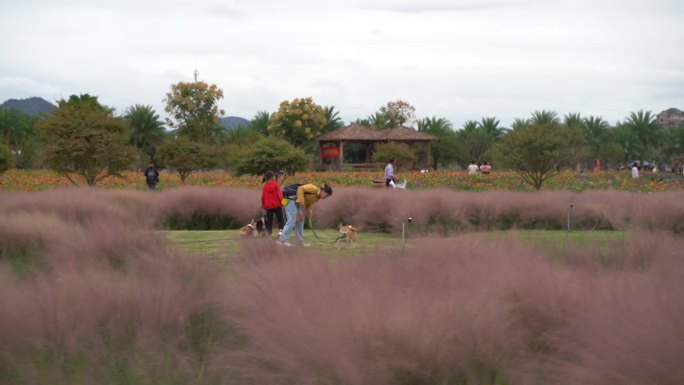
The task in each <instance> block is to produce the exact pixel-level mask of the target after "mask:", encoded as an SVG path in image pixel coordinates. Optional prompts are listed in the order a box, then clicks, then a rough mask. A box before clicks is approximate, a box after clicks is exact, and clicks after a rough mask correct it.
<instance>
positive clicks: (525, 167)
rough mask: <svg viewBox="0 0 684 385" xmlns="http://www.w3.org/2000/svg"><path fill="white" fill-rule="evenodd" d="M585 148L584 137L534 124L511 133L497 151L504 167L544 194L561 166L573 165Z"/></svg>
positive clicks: (496, 154)
mask: <svg viewBox="0 0 684 385" xmlns="http://www.w3.org/2000/svg"><path fill="white" fill-rule="evenodd" d="M581 146H582V133H581V132H580V131H579V130H577V129H572V128H567V127H564V126H562V125H559V124H542V125H538V124H533V125H531V126H529V127H528V128H527V129H524V130H514V131H511V132H509V133H508V134H507V135H506V136H505V137H504V138H503V139H502V140H501V142H499V143H497V144H496V147H495V149H494V154H495V159H496V161H497V163H499V164H500V165H501V166H503V167H507V168H510V169H513V170H515V171H516V172H517V173H518V175H519V176H520V177H521V178H522V180H523V181H524V182H525V183H527V184H529V185H530V186H532V187H534V188H535V189H536V190H541V188H542V185H543V184H544V182H545V181H546V180H547V179H548V178H549V177H551V176H552V175H553V174H555V173H556V172H557V171H558V170H559V169H560V168H561V167H562V166H566V165H569V164H570V163H572V162H574V161H575V159H576V157H577V155H578V152H579V150H580V148H581Z"/></svg>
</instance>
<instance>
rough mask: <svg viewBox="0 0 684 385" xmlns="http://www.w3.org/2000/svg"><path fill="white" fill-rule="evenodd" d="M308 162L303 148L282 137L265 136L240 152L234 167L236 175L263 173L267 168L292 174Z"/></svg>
mask: <svg viewBox="0 0 684 385" xmlns="http://www.w3.org/2000/svg"><path fill="white" fill-rule="evenodd" d="M308 164H309V158H308V157H307V156H306V153H305V152H304V150H302V149H299V148H297V147H295V146H293V145H291V144H290V143H288V142H287V141H285V140H283V139H278V138H275V137H265V138H262V139H260V140H259V141H257V142H256V143H253V144H252V145H251V146H249V147H248V148H247V149H245V150H242V151H241V152H240V156H239V157H238V159H237V164H236V169H237V174H238V175H243V174H253V175H263V174H265V173H266V171H269V170H270V171H278V170H281V171H284V172H286V173H288V174H294V173H295V172H297V171H304V170H305V169H306V168H307V166H308Z"/></svg>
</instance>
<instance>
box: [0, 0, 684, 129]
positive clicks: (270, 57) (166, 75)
mask: <svg viewBox="0 0 684 385" xmlns="http://www.w3.org/2000/svg"><path fill="white" fill-rule="evenodd" d="M682 16H684V8H683V6H682V5H680V4H675V2H672V1H668V0H651V1H645V0H627V1H618V0H605V1H601V2H597V1H589V0H575V1H571V0H554V1H539V0H480V1H475V0H428V1H417V0H415V1H409V0H393V1H390V0H371V1H361V0H339V1H335V2H333V1H314V0H293V1H288V2H280V1H273V0H262V1H259V2H254V1H247V0H233V1H218V0H202V1H198V2H190V1H182V0H171V1H161V0H137V1H133V0H120V1H103V0H94V1H93V0H87V1H86V0H71V1H64V0H61V1H47V0H24V1H23V2H21V3H18V4H10V3H9V2H5V3H0V34H2V36H5V37H6V38H5V41H4V45H3V55H2V56H0V74H1V76H2V78H1V80H0V101H3V100H5V99H9V98H17V97H28V96H41V97H44V98H46V99H48V100H54V99H55V98H59V97H68V95H70V94H72V93H86V92H88V93H91V94H93V95H97V96H99V98H100V100H101V101H102V102H103V103H108V104H109V105H112V106H113V107H116V108H117V110H119V111H122V110H124V109H125V108H126V107H128V106H130V105H133V104H136V103H138V104H150V105H152V106H153V107H155V109H156V110H157V112H158V113H160V114H161V115H164V113H163V103H162V100H163V98H164V95H165V93H166V92H167V91H168V89H169V86H170V85H171V84H172V83H176V82H178V81H187V80H190V79H192V75H193V71H194V70H195V69H198V70H199V73H200V78H202V79H204V80H205V81H208V82H210V83H215V84H217V85H219V86H220V87H221V88H223V89H224V92H225V95H226V97H225V99H224V100H223V101H222V102H221V107H222V108H223V109H224V110H226V114H228V115H238V116H243V117H246V118H251V117H252V116H253V115H254V114H255V113H256V112H257V111H260V110H267V111H271V112H272V111H274V110H275V109H276V108H277V107H278V104H279V103H280V101H282V100H284V99H292V98H295V97H305V96H312V97H313V98H314V100H315V101H316V102H318V103H319V104H322V105H333V106H335V108H336V109H337V110H338V111H339V112H340V115H341V116H342V118H343V119H344V120H346V121H351V120H354V119H356V118H362V117H365V116H367V115H370V114H372V113H373V112H375V111H376V110H377V109H378V108H379V107H380V106H381V105H383V104H385V103H386V102H387V101H390V100H396V99H400V98H401V99H404V100H407V101H409V102H411V103H412V104H414V105H415V106H416V109H417V114H418V115H419V116H421V117H422V116H438V117H446V118H448V119H450V120H451V121H452V123H453V124H454V126H455V127H460V126H461V125H462V123H463V122H464V121H465V120H467V119H478V120H479V119H480V118H481V117H484V116H496V117H498V118H499V119H500V120H501V122H502V124H504V125H508V124H510V122H511V121H512V120H513V118H515V117H525V116H529V114H530V113H531V112H532V111H534V110H538V109H551V110H555V111H557V112H558V113H559V114H565V113H568V112H580V113H582V114H584V115H602V116H603V117H604V118H606V119H607V120H609V121H615V120H618V119H623V118H624V116H626V115H627V114H628V113H629V112H630V111H634V110H637V109H646V110H653V111H655V112H659V111H660V110H663V109H666V108H669V107H678V108H680V109H682V108H684V95H683V92H682V91H681V90H682V89H684V73H683V72H682V68H684V57H683V55H682V54H681V48H680V47H682V46H684V29H682V28H681V27H680V21H681V19H682ZM8 79H15V80H11V81H10V80H8ZM16 79H22V80H21V81H18V80H16Z"/></svg>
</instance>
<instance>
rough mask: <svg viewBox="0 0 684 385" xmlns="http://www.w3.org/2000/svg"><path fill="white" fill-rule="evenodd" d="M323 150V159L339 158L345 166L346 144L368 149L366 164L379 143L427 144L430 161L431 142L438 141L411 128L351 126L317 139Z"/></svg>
mask: <svg viewBox="0 0 684 385" xmlns="http://www.w3.org/2000/svg"><path fill="white" fill-rule="evenodd" d="M313 140H315V141H317V142H318V143H319V146H320V148H321V162H322V161H323V158H324V157H326V158H338V159H339V162H338V163H339V165H343V164H344V144H345V143H361V144H363V145H364V146H365V147H366V163H369V162H370V159H371V147H372V146H373V145H374V144H375V143H379V142H401V143H407V144H409V145H411V144H413V143H416V142H424V143H427V157H428V162H429V159H430V142H432V141H433V140H437V137H436V136H434V135H430V134H427V133H425V132H420V131H416V130H414V129H412V128H409V127H404V126H397V127H394V128H390V129H387V130H374V129H370V128H368V127H366V126H362V125H360V124H350V125H348V126H344V127H342V128H339V129H337V130H335V131H331V132H328V133H325V134H323V135H319V136H317V137H315V138H314V139H313Z"/></svg>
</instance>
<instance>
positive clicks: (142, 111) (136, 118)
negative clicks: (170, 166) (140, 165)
mask: <svg viewBox="0 0 684 385" xmlns="http://www.w3.org/2000/svg"><path fill="white" fill-rule="evenodd" d="M125 117H126V120H127V121H128V125H129V126H130V127H131V138H130V141H129V143H130V144H132V145H134V146H135V147H137V148H138V149H140V151H142V152H143V153H144V154H145V155H146V156H147V159H148V161H149V162H151V163H155V159H154V155H155V152H156V150H157V147H158V146H159V145H160V144H161V143H162V142H163V141H164V138H165V137H166V131H165V130H164V123H162V121H161V120H160V119H159V115H157V113H156V112H155V111H154V109H153V108H152V106H143V105H140V104H136V105H134V106H131V107H129V108H128V109H127V110H126V114H125Z"/></svg>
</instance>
